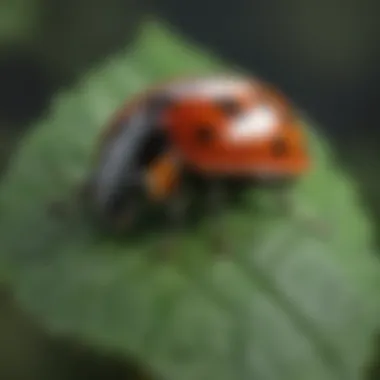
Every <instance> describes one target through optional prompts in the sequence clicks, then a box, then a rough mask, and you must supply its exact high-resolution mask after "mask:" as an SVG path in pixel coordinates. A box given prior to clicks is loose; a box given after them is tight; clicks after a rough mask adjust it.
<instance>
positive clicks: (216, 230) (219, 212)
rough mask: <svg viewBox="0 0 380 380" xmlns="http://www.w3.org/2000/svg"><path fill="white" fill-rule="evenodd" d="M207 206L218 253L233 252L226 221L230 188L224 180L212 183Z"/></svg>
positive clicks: (212, 235) (214, 244) (213, 242)
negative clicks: (225, 212) (210, 215)
mask: <svg viewBox="0 0 380 380" xmlns="http://www.w3.org/2000/svg"><path fill="white" fill-rule="evenodd" d="M206 202H207V206H208V208H209V210H210V211H211V214H212V217H213V221H212V230H211V243H212V246H213V249H214V250H215V251H216V252H217V253H218V254H222V255H224V254H229V253H230V252H231V239H230V236H229V231H228V228H227V225H226V222H225V215H224V211H225V209H226V206H227V202H228V188H227V186H226V183H224V182H223V181H214V182H212V183H210V189H209V192H208V197H207V199H206Z"/></svg>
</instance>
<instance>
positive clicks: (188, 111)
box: [88, 74, 310, 229]
mask: <svg viewBox="0 0 380 380" xmlns="http://www.w3.org/2000/svg"><path fill="white" fill-rule="evenodd" d="M309 166H310V158H309V152H308V149H307V144H306V138H305V136H304V132H303V130H302V128H301V126H300V122H299V120H298V119H297V117H296V115H295V113H294V111H293V108H292V106H291V104H290V103H289V101H288V100H287V99H286V98H285V96H284V95H282V94H281V93H279V92H278V91H277V90H276V89H274V88H272V87H271V86H270V85H268V84H266V83H264V82H262V81H260V80H258V79H256V78H248V77H246V76H239V75H228V74H224V75H219V76H214V77H209V76H207V77H201V76H200V77H196V78H180V79H178V80H173V81H170V82H168V83H164V84H161V85H158V86H155V87H154V88H152V89H150V90H148V91H146V92H145V93H143V94H141V95H140V96H137V97H136V98H134V99H133V100H132V101H130V102H128V103H127V104H125V105H124V106H123V107H122V109H121V110H120V111H119V113H118V114H117V115H116V117H115V118H114V119H113V120H112V121H111V123H110V124H109V125H108V126H107V128H105V130H104V132H103V133H102V135H101V138H100V141H99V144H98V146H97V149H96V153H95V164H94V167H93V171H92V172H91V176H90V179H89V183H88V189H89V196H88V201H89V202H90V204H91V206H90V207H91V208H92V210H93V211H94V213H95V214H96V215H97V216H99V217H100V219H102V220H103V221H106V223H107V224H108V225H110V226H112V228H120V229H128V228H130V227H131V226H132V225H133V223H134V222H135V221H136V220H137V219H138V218H139V216H140V215H142V214H143V210H145V211H146V210H147V209H149V208H150V207H153V206H157V205H159V206H162V208H163V209H165V210H167V212H168V215H169V216H170V218H172V219H173V220H174V224H177V223H178V219H179V218H181V217H182V216H183V214H184V213H185V212H186V211H185V210H186V207H187V208H189V206H188V199H187V200H186V197H185V196H184V187H185V186H184V185H185V184H186V183H187V182H186V181H189V182H190V178H192V179H195V178H197V179H198V180H199V181H198V182H199V183H202V184H206V185H210V186H209V187H210V188H212V189H214V192H210V197H209V198H208V199H209V201H206V202H205V203H206V204H210V205H211V204H213V203H217V199H219V198H223V197H222V196H221V197H220V196H219V195H218V194H219V193H220V194H221V193H223V191H222V190H221V189H223V187H225V186H227V185H226V184H232V183H237V182H239V183H244V184H251V183H253V182H254V181H255V182H259V183H261V182H265V181H268V179H271V180H280V179H281V180H290V179H295V178H298V177H299V176H300V175H302V174H304V173H305V172H306V171H307V170H308V168H309ZM195 182H196V181H195ZM195 182H194V183H195ZM206 187H207V186H206ZM216 189H220V190H221V191H219V192H218V190H216ZM202 194H206V193H202ZM186 204H187V206H186ZM170 218H169V219H170Z"/></svg>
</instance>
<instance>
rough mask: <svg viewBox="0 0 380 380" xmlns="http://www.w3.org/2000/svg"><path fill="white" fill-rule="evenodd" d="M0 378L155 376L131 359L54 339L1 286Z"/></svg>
mask: <svg viewBox="0 0 380 380" xmlns="http://www.w3.org/2000/svg"><path fill="white" fill-rule="evenodd" d="M0 293H1V294H0V322H1V323H0V334H1V342H0V378H1V379H4V380H51V379H55V380H67V379H81V380H103V379H104V380H157V378H156V377H152V375H151V374H150V371H149V370H148V369H145V368H142V367H141V366H139V365H138V364H137V363H135V362H134V361H132V360H131V361H129V362H128V361H126V360H125V358H124V357H121V356H120V357H118V356H117V355H111V354H108V355H106V354H104V355H103V354H100V353H98V352H95V351H93V350H91V349H88V348H86V347H84V346H82V345H78V344H76V343H73V342H72V341H62V340H54V339H52V338H51V337H49V336H48V335H47V334H46V333H45V332H43V331H42V330H41V329H40V327H38V326H37V325H36V324H35V323H34V322H33V321H32V319H30V318H29V317H28V316H27V315H25V314H24V313H23V312H22V311H21V310H19V308H18V307H17V306H16V305H15V303H14V300H13V298H12V297H11V295H10V293H9V292H8V291H7V290H6V289H5V288H4V287H1V288H0Z"/></svg>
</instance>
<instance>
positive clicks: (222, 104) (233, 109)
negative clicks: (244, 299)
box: [216, 98, 242, 117]
mask: <svg viewBox="0 0 380 380" xmlns="http://www.w3.org/2000/svg"><path fill="white" fill-rule="evenodd" d="M216 105H217V107H218V108H219V109H220V110H222V111H223V113H224V114H225V115H227V116H228V117H233V116H236V115H237V114H238V113H239V112H240V111H241V108H242V107H241V104H240V103H239V102H238V101H237V100H235V99H231V98H225V99H220V100H217V101H216Z"/></svg>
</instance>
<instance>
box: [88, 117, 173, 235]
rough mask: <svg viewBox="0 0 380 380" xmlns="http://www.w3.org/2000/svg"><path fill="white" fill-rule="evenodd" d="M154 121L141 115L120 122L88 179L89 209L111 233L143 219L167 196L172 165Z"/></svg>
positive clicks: (104, 146) (159, 130)
mask: <svg viewBox="0 0 380 380" xmlns="http://www.w3.org/2000/svg"><path fill="white" fill-rule="evenodd" d="M145 116H147V117H145ZM152 120H153V121H152ZM154 121H155V119H152V118H150V117H149V115H145V112H144V115H143V117H142V118H140V117H139V116H138V115H134V116H133V117H131V118H129V119H125V120H122V123H123V125H122V126H121V127H120V128H118V130H117V133H115V134H114V135H112V136H109V138H108V139H107V141H105V142H104V143H103V145H102V146H101V149H100V155H99V158H98V160H97V165H96V167H95V170H94V173H93V175H92V185H91V194H92V204H93V207H92V209H93V211H95V214H96V215H97V216H98V217H99V218H100V219H101V220H102V221H104V222H105V224H108V225H110V226H111V227H112V229H114V230H115V229H122V230H124V229H126V228H128V227H130V226H132V224H135V223H137V222H138V220H141V219H143V218H145V217H147V216H146V215H145V213H146V212H148V211H149V209H150V208H151V204H152V203H160V201H163V200H165V199H166V198H167V197H169V196H170V192H171V189H172V187H173V185H174V179H175V175H174V174H175V173H174V171H173V170H174V168H175V165H174V162H173V160H172V156H171V155H170V154H168V143H167V138H166V135H165V134H164V131H163V129H162V128H160V126H158V125H156V123H155V122H154Z"/></svg>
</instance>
